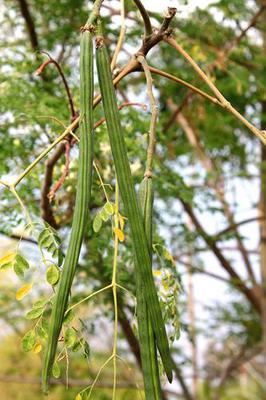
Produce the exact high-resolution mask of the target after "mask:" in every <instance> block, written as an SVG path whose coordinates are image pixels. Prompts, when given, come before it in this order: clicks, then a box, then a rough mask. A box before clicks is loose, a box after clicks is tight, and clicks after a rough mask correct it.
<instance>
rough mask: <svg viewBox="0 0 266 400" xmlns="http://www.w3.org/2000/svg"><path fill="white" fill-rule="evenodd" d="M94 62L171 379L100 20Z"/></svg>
mask: <svg viewBox="0 0 266 400" xmlns="http://www.w3.org/2000/svg"><path fill="white" fill-rule="evenodd" d="M96 63H97V71H98V78H99V85H100V91H101V96H102V103H103V109H104V114H105V118H106V125H107V130H108V135H109V140H110V145H111V150H112V154H113V159H114V164H115V170H116V176H117V180H118V185H119V188H120V193H121V197H122V201H123V204H124V208H125V213H126V216H127V218H128V222H129V227H130V230H131V237H132V243H133V248H134V253H135V254H134V255H135V259H136V274H137V276H139V278H137V279H141V280H142V285H143V290H142V293H143V296H145V305H146V307H147V309H148V313H149V316H150V321H151V323H152V330H153V333H154V336H155V341H156V345H157V347H158V350H159V353H160V355H161V359H162V362H163V365H164V369H165V372H166V375H167V377H168V380H169V381H170V382H171V381H172V361H171V356H170V349H169V344H168V339H167V335H166V330H165V325H164V321H163V317H162V312H161V308H160V304H159V299H158V296H157V292H156V288H155V284H154V280H153V275H152V268H151V254H150V250H149V245H148V240H147V236H146V232H145V228H144V223H143V216H142V213H141V209H140V206H139V204H138V200H137V195H136V192H135V188H134V184H133V179H132V176H131V171H130V165H129V161H128V157H127V148H126V143H125V139H124V135H123V130H122V127H121V122H120V118H119V112H118V106H117V102H116V94H115V89H114V85H113V80H112V74H111V69H110V60H109V56H108V52H107V49H106V46H105V43H104V40H103V36H102V30H101V24H100V23H99V24H98V36H97V38H96Z"/></svg>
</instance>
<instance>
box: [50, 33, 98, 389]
mask: <svg viewBox="0 0 266 400" xmlns="http://www.w3.org/2000/svg"><path fill="white" fill-rule="evenodd" d="M92 37H93V34H92V33H91V32H89V31H88V30H85V31H83V32H82V34H81V42H80V110H81V111H80V112H81V120H80V144H79V165H78V181H77V194H76V202H75V210H74V215H73V223H72V230H71V235H70V242H69V246H68V249H67V253H66V258H65V261H64V265H63V269H62V273H61V277H60V280H59V283H58V288H57V291H56V297H55V301H54V304H53V308H52V316H51V321H50V328H49V334H48V341H47V348H46V352H45V357H44V364H43V373H42V387H43V391H44V392H45V393H47V391H48V388H49V380H50V377H51V374H52V369H53V364H54V359H55V354H56V349H57V341H58V337H59V334H60V331H61V328H62V323H63V319H64V314H65V311H66V308H67V303H68V299H69V293H70V289H71V285H72V281H73V278H74V274H75V270H76V266H77V263H78V258H79V254H80V248H81V244H82V239H83V233H84V228H85V224H86V222H87V214H88V208H89V201H90V193H91V181H92V160H93V149H92V139H93V137H92V136H93V135H92V132H93V119H92V110H93V42H92Z"/></svg>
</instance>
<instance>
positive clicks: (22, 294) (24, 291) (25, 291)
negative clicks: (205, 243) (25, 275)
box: [16, 283, 32, 301]
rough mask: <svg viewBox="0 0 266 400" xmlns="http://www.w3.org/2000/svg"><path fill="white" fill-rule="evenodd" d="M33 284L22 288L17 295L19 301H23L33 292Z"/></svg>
mask: <svg viewBox="0 0 266 400" xmlns="http://www.w3.org/2000/svg"><path fill="white" fill-rule="evenodd" d="M31 288H32V283H27V284H26V285H24V286H22V287H21V288H20V289H19V290H18V291H17V293H16V299H17V300H18V301H20V300H22V299H23V297H25V296H26V295H27V294H28V293H29V292H30V290H31Z"/></svg>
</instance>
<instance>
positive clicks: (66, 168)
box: [47, 141, 71, 202]
mask: <svg viewBox="0 0 266 400" xmlns="http://www.w3.org/2000/svg"><path fill="white" fill-rule="evenodd" d="M70 148H71V145H70V142H69V141H66V143H65V157H66V162H65V166H64V171H63V173H62V175H61V177H60V179H59V180H58V181H57V182H56V183H55V185H54V186H53V187H52V189H51V190H50V192H49V193H48V195H47V197H48V199H49V201H50V202H51V201H52V200H53V199H54V197H55V192H57V190H58V189H59V188H60V187H61V186H62V185H63V183H64V181H65V179H66V177H67V176H68V173H69V164H70Z"/></svg>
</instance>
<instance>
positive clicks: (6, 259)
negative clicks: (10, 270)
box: [0, 253, 16, 265]
mask: <svg viewBox="0 0 266 400" xmlns="http://www.w3.org/2000/svg"><path fill="white" fill-rule="evenodd" d="M15 256H16V254H15V253H9V254H7V255H6V256H4V257H2V258H0V265H4V264H8V263H10V262H12V261H13V260H14V258H15Z"/></svg>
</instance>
